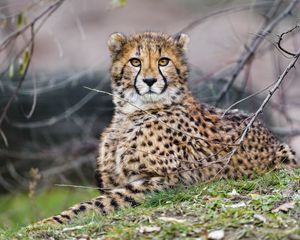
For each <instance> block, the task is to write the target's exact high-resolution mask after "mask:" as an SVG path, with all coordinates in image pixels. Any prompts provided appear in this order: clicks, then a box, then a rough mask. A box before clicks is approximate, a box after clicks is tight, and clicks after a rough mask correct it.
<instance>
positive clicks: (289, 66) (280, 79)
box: [227, 49, 300, 162]
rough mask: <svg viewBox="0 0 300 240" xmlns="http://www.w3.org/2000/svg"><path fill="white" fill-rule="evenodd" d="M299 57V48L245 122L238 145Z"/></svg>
mask: <svg viewBox="0 0 300 240" xmlns="http://www.w3.org/2000/svg"><path fill="white" fill-rule="evenodd" d="M299 57H300V49H299V50H298V52H297V53H296V54H295V56H294V57H293V60H292V61H291V62H290V63H289V65H288V66H287V67H286V69H285V70H284V72H283V73H282V74H281V75H280V77H279V78H278V80H277V81H276V84H275V86H274V87H273V88H272V89H271V90H270V91H269V94H268V95H267V97H266V98H265V99H264V101H263V103H262V104H261V106H260V107H259V108H258V110H257V111H256V112H255V113H254V115H253V116H252V117H251V119H250V121H249V123H248V124H247V126H246V127H245V129H244V131H243V132H242V134H241V137H240V138H239V140H238V141H237V144H238V145H241V144H242V142H243V141H244V139H245V137H246V135H247V133H248V131H249V130H250V128H251V126H252V124H253V123H254V121H255V120H256V118H257V117H258V115H259V114H261V113H262V111H263V109H264V108H265V106H266V104H267V103H268V102H269V101H270V99H271V97H272V96H273V94H274V93H275V92H276V91H277V90H278V88H279V86H280V85H281V83H282V82H283V80H284V79H285V76H286V75H287V74H288V73H289V71H290V70H291V69H292V68H294V67H295V64H296V62H297V61H298V59H299ZM237 150H238V147H235V148H234V149H233V150H232V151H231V153H230V155H229V156H228V160H227V161H228V162H229V161H230V159H231V157H232V156H233V155H234V154H235V152H236V151H237Z"/></svg>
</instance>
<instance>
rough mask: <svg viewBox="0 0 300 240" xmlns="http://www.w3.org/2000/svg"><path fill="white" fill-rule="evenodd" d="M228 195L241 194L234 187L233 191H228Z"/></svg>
mask: <svg viewBox="0 0 300 240" xmlns="http://www.w3.org/2000/svg"><path fill="white" fill-rule="evenodd" d="M228 195H229V196H238V195H240V194H239V193H238V192H237V191H236V190H235V189H233V190H232V191H231V193H228Z"/></svg>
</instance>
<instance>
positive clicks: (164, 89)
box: [158, 67, 168, 94]
mask: <svg viewBox="0 0 300 240" xmlns="http://www.w3.org/2000/svg"><path fill="white" fill-rule="evenodd" d="M158 71H159V74H160V75H161V76H162V78H163V80H164V84H165V85H164V88H163V90H162V91H161V93H160V94H162V93H164V92H165V91H166V89H167V87H168V82H167V79H166V77H165V76H164V75H163V73H162V72H161V70H160V68H159V67H158Z"/></svg>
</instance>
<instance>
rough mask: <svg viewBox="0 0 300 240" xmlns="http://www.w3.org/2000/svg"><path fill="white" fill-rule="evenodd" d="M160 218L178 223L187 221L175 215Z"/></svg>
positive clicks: (160, 218)
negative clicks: (174, 216)
mask: <svg viewBox="0 0 300 240" xmlns="http://www.w3.org/2000/svg"><path fill="white" fill-rule="evenodd" d="M158 219H159V220H162V221H165V222H176V223H184V222H186V220H185V219H178V218H173V217H159V218H158Z"/></svg>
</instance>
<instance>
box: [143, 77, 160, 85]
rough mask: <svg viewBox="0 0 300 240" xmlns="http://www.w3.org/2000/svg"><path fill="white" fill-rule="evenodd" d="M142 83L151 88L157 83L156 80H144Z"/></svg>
mask: <svg viewBox="0 0 300 240" xmlns="http://www.w3.org/2000/svg"><path fill="white" fill-rule="evenodd" d="M143 82H144V83H146V84H147V85H148V86H149V87H151V86H152V85H153V84H154V83H156V82H157V79H156V78H144V79H143Z"/></svg>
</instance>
